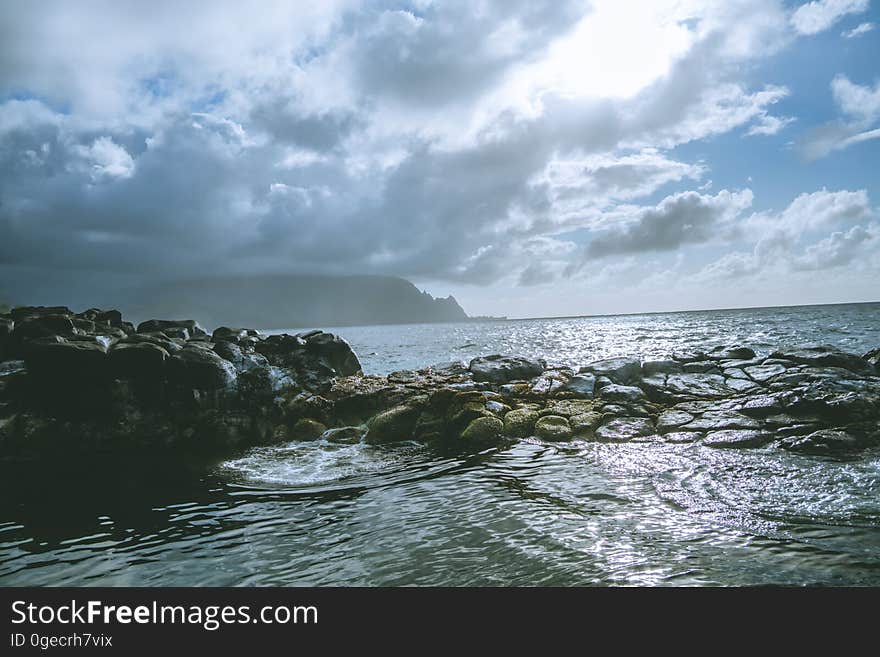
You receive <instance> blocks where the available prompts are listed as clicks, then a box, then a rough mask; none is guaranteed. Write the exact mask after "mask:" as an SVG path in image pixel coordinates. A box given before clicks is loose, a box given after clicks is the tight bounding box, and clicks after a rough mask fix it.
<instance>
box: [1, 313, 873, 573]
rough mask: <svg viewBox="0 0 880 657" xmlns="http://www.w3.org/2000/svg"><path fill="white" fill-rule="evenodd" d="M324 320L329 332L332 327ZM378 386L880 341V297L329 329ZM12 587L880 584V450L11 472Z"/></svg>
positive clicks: (326, 451)
mask: <svg viewBox="0 0 880 657" xmlns="http://www.w3.org/2000/svg"><path fill="white" fill-rule="evenodd" d="M322 328H324V327H322ZM327 330H332V331H333V332H336V333H338V334H340V335H341V336H343V337H344V338H346V339H347V340H349V342H350V343H351V344H352V346H353V347H354V349H355V350H356V352H357V353H358V355H359V357H360V359H361V362H362V364H363V367H364V370H365V371H366V372H367V373H387V372H391V371H395V370H400V369H408V368H417V367H422V366H425V365H428V364H431V363H436V362H444V361H450V360H468V359H470V358H472V357H474V356H478V355H485V354H489V353H506V354H520V355H525V356H530V357H540V358H544V359H546V361H547V362H548V363H549V364H551V365H583V364H586V363H588V362H590V361H593V360H597V359H600V358H605V357H610V356H639V357H641V358H643V359H652V358H659V357H663V356H665V355H668V354H670V353H672V352H674V351H686V350H689V349H695V348H699V349H703V350H707V349H708V348H710V347H712V346H716V345H720V344H744V345H747V346H751V347H752V348H754V349H755V350H756V351H758V352H761V353H768V352H770V351H773V350H775V349H777V348H780V347H785V346H795V345H803V344H809V343H813V344H816V343H819V344H831V345H834V346H837V347H839V348H841V349H843V350H845V351H849V352H853V353H858V354H861V353H864V352H866V351H868V350H869V349H871V348H875V347H877V346H880V304H878V303H873V304H848V305H835V306H808V307H791V308H760V309H748V310H720V311H701V312H687V313H660V314H645V315H627V316H607V317H584V318H564V319H531V320H504V321H501V320H499V321H486V322H471V323H454V324H411V325H395V326H371V327H342V328H337V329H333V328H328V329H327ZM0 482H2V483H0V585H4V586H11V585H132V586H156V585H181V586H192V585H231V586H238V585H264V586H276V585H281V586H284V585H367V586H373V585H380V586H381V585H451V586H470V585H499V586H506V585H563V586H570V585H768V584H778V585H813V584H826V585H874V586H877V585H880V450H876V449H875V450H869V451H866V452H863V453H860V454H858V455H857V456H855V457H851V458H847V459H831V458H824V457H816V456H805V455H797V454H792V453H789V452H785V451H783V450H779V449H777V448H774V447H773V446H768V447H765V448H761V449H751V450H713V449H711V448H707V447H705V446H702V445H700V444H696V443H692V444H678V445H676V444H667V443H647V444H604V443H596V442H578V441H575V442H572V443H566V444H561V443H554V444H551V443H543V442H541V441H539V440H536V439H528V440H523V441H520V442H518V443H516V444H514V445H511V446H509V447H503V448H493V449H488V450H486V451H483V452H481V453H478V454H468V455H456V456H449V455H441V454H437V453H435V452H433V451H431V450H430V449H428V448H426V447H423V446H420V445H416V444H403V445H395V446H384V447H380V446H369V445H362V444H359V445H338V444H329V443H323V442H321V441H318V442H292V443H288V444H284V445H278V446H273V447H264V448H256V449H252V450H250V451H248V452H246V453H244V454H240V455H238V456H236V457H235V458H233V459H229V460H226V461H223V462H218V463H213V464H210V465H209V466H208V467H205V468H199V469H193V468H191V467H187V466H184V465H182V464H180V465H178V464H174V463H163V464H160V466H158V467H156V466H153V465H151V466H148V467H146V466H144V464H132V468H131V469H128V468H125V467H122V468H119V469H118V470H113V471H106V472H102V473H100V476H96V475H95V474H94V473H83V472H81V471H77V470H74V469H69V468H63V467H61V468H57V469H55V470H53V471H52V472H40V473H34V472H28V471H21V470H15V469H10V470H8V471H4V472H3V473H2V476H0Z"/></svg>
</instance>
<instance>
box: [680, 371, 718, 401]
mask: <svg viewBox="0 0 880 657" xmlns="http://www.w3.org/2000/svg"><path fill="white" fill-rule="evenodd" d="M665 392H667V393H668V394H670V395H672V396H675V397H690V398H695V399H700V398H710V399H713V398H718V397H726V396H728V395H730V394H732V393H733V390H732V389H731V388H730V387H729V386H727V385H726V384H725V382H724V377H722V376H720V375H718V374H670V375H669V376H668V377H666V387H665Z"/></svg>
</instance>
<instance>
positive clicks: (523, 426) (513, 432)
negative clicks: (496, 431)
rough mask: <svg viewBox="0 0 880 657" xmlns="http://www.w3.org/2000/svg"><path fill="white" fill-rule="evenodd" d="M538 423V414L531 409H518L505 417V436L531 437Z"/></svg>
mask: <svg viewBox="0 0 880 657" xmlns="http://www.w3.org/2000/svg"><path fill="white" fill-rule="evenodd" d="M537 421H538V413H537V412H536V411H533V410H531V409H529V408H516V409H514V410H512V411H510V412H509V413H507V414H506V415H505V416H504V435H506V436H510V437H511V438H525V437H527V436H531V435H532V434H533V432H534V429H535V422H537Z"/></svg>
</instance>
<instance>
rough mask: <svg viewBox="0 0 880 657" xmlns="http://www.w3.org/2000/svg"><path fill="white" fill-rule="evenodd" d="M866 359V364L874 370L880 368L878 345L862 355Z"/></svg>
mask: <svg viewBox="0 0 880 657" xmlns="http://www.w3.org/2000/svg"><path fill="white" fill-rule="evenodd" d="M862 358H864V359H865V360H866V361H868V365H870V366H871V367H873V368H874V369H875V370H880V347H878V348H877V349H872V350H871V351H869V352H868V353H866V354H865V355H864V356H862Z"/></svg>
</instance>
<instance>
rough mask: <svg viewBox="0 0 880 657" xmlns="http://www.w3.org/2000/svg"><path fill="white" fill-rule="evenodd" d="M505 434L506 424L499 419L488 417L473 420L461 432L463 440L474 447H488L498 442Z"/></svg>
mask: <svg viewBox="0 0 880 657" xmlns="http://www.w3.org/2000/svg"><path fill="white" fill-rule="evenodd" d="M503 432H504V423H503V422H502V421H501V420H499V419H498V418H497V417H492V416H489V415H487V416H483V417H478V418H476V419H474V420H471V422H470V424H468V425H467V427H466V428H465V430H464V431H462V432H461V440H462V441H463V442H466V443H470V444H474V445H487V444H491V443H495V442H497V441H498V439H499V438H501V435H502V434H503Z"/></svg>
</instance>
